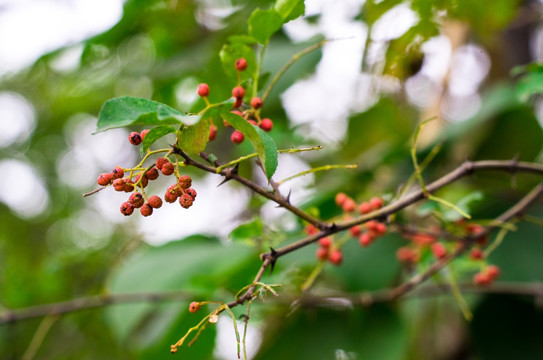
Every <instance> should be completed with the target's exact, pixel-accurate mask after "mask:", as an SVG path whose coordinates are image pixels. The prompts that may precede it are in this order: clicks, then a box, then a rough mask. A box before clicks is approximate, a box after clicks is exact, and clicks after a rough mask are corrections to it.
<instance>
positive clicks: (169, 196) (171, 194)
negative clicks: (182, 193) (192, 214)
mask: <svg viewBox="0 0 543 360" xmlns="http://www.w3.org/2000/svg"><path fill="white" fill-rule="evenodd" d="M178 197H179V195H178V194H177V191H170V190H166V193H165V194H164V201H166V202H168V203H173V202H175V200H177V198H178Z"/></svg>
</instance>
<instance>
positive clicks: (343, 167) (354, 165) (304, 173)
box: [277, 164, 357, 185]
mask: <svg viewBox="0 0 543 360" xmlns="http://www.w3.org/2000/svg"><path fill="white" fill-rule="evenodd" d="M356 167H357V166H356V164H351V165H324V166H319V167H316V168H312V169H309V170H305V171H302V172H299V173H298V174H295V175H292V176H289V177H288V178H286V179H283V180H281V181H278V182H277V185H281V184H282V183H284V182H286V181H289V180H292V179H295V178H297V177H300V176H304V175H307V174H311V173H314V172H318V171H326V170H332V169H356Z"/></svg>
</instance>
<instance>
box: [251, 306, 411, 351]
mask: <svg viewBox="0 0 543 360" xmlns="http://www.w3.org/2000/svg"><path fill="white" fill-rule="evenodd" d="M343 305H344V304H343ZM338 308H341V303H340V302H338ZM279 319H281V322H279V321H280V320H279ZM282 320H283V317H282V316H277V315H274V316H272V317H269V318H268V319H266V321H267V322H268V326H267V329H268V331H267V332H265V333H264V336H263V344H262V346H261V349H260V352H259V353H258V355H257V356H256V359H259V360H267V359H291V358H293V355H294V356H295V358H296V359H300V360H305V359H308V360H309V359H311V360H314V359H351V358H353V359H387V360H396V359H398V360H399V359H404V358H405V353H406V351H407V346H408V336H407V331H406V328H405V326H404V325H403V323H402V321H401V320H400V318H399V317H398V315H397V314H396V313H395V312H394V311H393V310H391V309H390V308H389V307H387V306H379V305H377V306H374V307H371V308H369V309H368V310H359V309H352V308H349V311H332V310H329V309H326V308H323V307H321V308H318V307H317V308H314V309H312V310H311V311H303V312H297V313H294V314H292V313H291V314H290V316H289V317H288V320H286V321H282ZM292 344H296V346H295V348H293V347H292Z"/></svg>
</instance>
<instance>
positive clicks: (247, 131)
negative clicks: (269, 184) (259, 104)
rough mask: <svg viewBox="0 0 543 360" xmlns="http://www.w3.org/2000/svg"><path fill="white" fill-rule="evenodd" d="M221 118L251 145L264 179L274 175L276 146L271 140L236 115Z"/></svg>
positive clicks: (227, 114) (231, 114) (260, 130)
mask: <svg viewBox="0 0 543 360" xmlns="http://www.w3.org/2000/svg"><path fill="white" fill-rule="evenodd" d="M221 116H222V118H223V119H224V120H226V122H228V123H229V124H230V125H232V126H233V127H234V128H235V129H237V130H239V131H241V133H242V134H243V135H244V136H245V137H246V138H247V140H249V142H250V143H251V145H253V148H254V149H255V151H256V153H257V154H258V157H259V158H260V161H261V162H262V166H263V167H264V171H265V172H266V177H267V178H268V180H269V179H270V178H271V177H272V175H273V173H275V169H277V146H276V145H275V142H274V141H273V139H272V138H271V137H270V136H269V135H268V134H266V133H265V132H264V131H262V129H260V128H258V127H256V126H254V125H252V124H251V123H249V122H248V121H247V120H245V119H244V118H242V117H241V116H239V115H237V114H233V113H231V112H227V113H223V114H221Z"/></svg>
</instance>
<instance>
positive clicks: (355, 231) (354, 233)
mask: <svg viewBox="0 0 543 360" xmlns="http://www.w3.org/2000/svg"><path fill="white" fill-rule="evenodd" d="M349 232H350V233H351V235H352V236H353V237H358V236H359V235H360V233H362V229H361V228H360V226H357V225H355V226H352V227H350V228H349Z"/></svg>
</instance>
